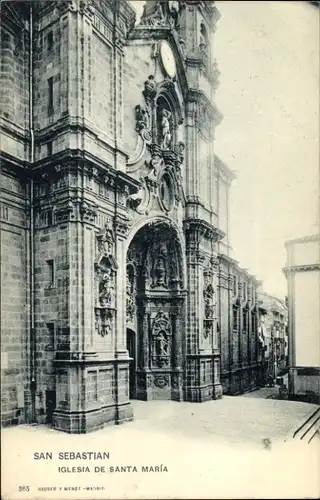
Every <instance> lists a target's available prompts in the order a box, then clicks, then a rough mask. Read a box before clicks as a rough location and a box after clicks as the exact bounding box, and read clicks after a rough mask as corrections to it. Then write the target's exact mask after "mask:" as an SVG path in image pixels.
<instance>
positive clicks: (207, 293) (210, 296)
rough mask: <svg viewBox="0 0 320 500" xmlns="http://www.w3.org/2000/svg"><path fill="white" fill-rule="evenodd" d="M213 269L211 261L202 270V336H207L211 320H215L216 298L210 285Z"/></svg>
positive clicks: (211, 324)
mask: <svg viewBox="0 0 320 500" xmlns="http://www.w3.org/2000/svg"><path fill="white" fill-rule="evenodd" d="M212 278H213V269H212V262H210V266H209V268H207V269H206V270H205V271H204V290H203V303H204V320H203V336H204V337H205V338H208V337H209V335H210V333H212V332H213V322H214V320H215V312H216V300H215V291H214V288H213V285H212Z"/></svg>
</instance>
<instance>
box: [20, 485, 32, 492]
mask: <svg viewBox="0 0 320 500" xmlns="http://www.w3.org/2000/svg"><path fill="white" fill-rule="evenodd" d="M19 491H30V486H19Z"/></svg>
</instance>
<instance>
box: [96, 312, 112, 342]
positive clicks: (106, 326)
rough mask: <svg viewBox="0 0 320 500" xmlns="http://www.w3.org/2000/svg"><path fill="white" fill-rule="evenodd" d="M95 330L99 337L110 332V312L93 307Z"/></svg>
mask: <svg viewBox="0 0 320 500" xmlns="http://www.w3.org/2000/svg"><path fill="white" fill-rule="evenodd" d="M95 330H96V332H97V333H98V335H100V336H101V337H105V336H106V335H108V334H109V333H111V332H112V314H111V313H110V312H109V311H107V310H105V309H99V308H96V309H95Z"/></svg>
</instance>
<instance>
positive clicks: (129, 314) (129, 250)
mask: <svg viewBox="0 0 320 500" xmlns="http://www.w3.org/2000/svg"><path fill="white" fill-rule="evenodd" d="M1 16H2V19H1V22H2V29H1V44H0V45H1V75H0V77H1V82H0V128H1V254H2V255H1V266H2V267H1V281H2V286H1V294H2V295H1V307H2V311H1V321H2V324H1V329H2V331H1V337H2V343H1V348H2V366H1V370H2V407H3V408H2V410H3V411H2V419H3V424H4V425H12V424H18V423H22V422H40V423H43V422H48V423H52V425H53V426H54V427H55V428H56V429H60V430H64V431H67V432H73V433H80V432H87V431H89V430H94V429H97V428H100V427H102V426H104V425H105V424H106V423H108V422H116V423H119V422H124V421H126V420H130V419H132V418H133V411H132V406H131V404H130V399H132V398H138V399H142V400H149V399H173V400H176V401H182V400H185V401H192V402H202V401H207V400H210V399H219V398H220V397H221V395H222V392H223V388H224V390H225V392H228V393H232V394H237V393H239V392H243V391H245V390H249V389H253V388H254V387H256V386H257V380H258V372H259V366H258V351H257V339H258V336H257V335H258V331H257V321H258V308H257V294H256V291H257V281H256V279H255V278H254V277H252V276H250V275H249V274H248V273H247V272H246V271H245V270H242V269H241V268H239V267H238V264H237V263H236V262H235V261H233V260H232V259H230V257H229V254H230V242H229V189H230V184H231V182H232V179H233V178H234V174H233V172H232V171H231V170H230V169H229V168H228V167H227V166H226V165H225V164H224V163H223V162H222V161H221V160H220V159H219V158H218V157H217V156H216V155H215V153H214V131H215V127H216V126H217V125H218V123H219V121H220V120H221V114H220V112H219V110H218V109H217V107H216V105H215V90H216V88H217V85H218V76H219V72H218V69H217V64H216V62H215V59H214V48H213V45H212V43H211V40H212V39H213V36H214V31H215V29H216V22H217V20H218V18H219V14H218V11H217V9H216V7H215V5H214V2H213V1H197V2H194V1H193V0H192V1H191V0H190V1H188V0H186V1H184V2H179V1H174V2H171V1H163V2H158V1H153V0H149V1H148V2H146V4H145V8H144V12H143V15H142V18H141V20H140V22H139V23H138V24H136V23H135V11H134V9H133V8H132V6H131V4H130V2H128V1H126V0H121V1H120V0H104V1H102V0H68V1H64V0H59V1H54V0H52V1H48V0H46V1H37V2H23V1H19V2H9V1H8V2H7V1H3V2H1Z"/></svg>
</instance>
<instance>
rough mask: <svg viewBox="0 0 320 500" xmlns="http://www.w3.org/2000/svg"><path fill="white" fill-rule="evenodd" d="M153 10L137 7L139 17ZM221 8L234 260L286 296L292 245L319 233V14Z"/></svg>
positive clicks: (222, 100)
mask: <svg viewBox="0 0 320 500" xmlns="http://www.w3.org/2000/svg"><path fill="white" fill-rule="evenodd" d="M143 3H144V2H132V4H134V6H135V7H136V8H137V7H138V12H139V13H141V9H142V6H143ZM216 6H217V8H218V10H219V12H220V14H221V18H220V20H219V21H218V24H217V30H216V33H215V36H214V40H213V47H214V53H215V58H216V59H217V61H218V65H219V69H220V72H221V76H220V87H219V88H218V90H217V93H216V103H217V106H218V108H219V110H220V111H221V112H222V114H223V116H224V118H223V121H222V122H221V124H220V125H219V126H218V127H217V129H216V140H215V152H216V153H217V154H218V155H219V156H220V158H221V159H222V160H223V161H224V162H225V163H227V165H228V166H229V167H230V168H231V169H232V170H234V171H235V172H236V175H237V178H236V180H235V181H233V183H232V188H231V193H230V236H231V243H232V247H233V254H232V256H233V257H234V258H235V259H236V260H238V261H239V265H240V266H241V267H244V268H247V269H248V271H249V272H251V273H252V274H254V275H256V276H257V278H258V279H259V280H262V281H263V289H264V291H265V292H267V293H270V294H274V295H276V296H278V297H280V298H284V296H285V295H286V290H287V285H286V280H285V277H284V275H283V273H282V268H283V267H284V266H285V259H286V254H285V247H284V242H285V241H286V240H289V239H293V238H298V237H302V236H307V235H310V234H315V233H317V232H318V231H319V106H320V103H319V21H320V19H319V9H318V8H317V7H315V6H313V5H311V4H310V3H308V2H299V1H296V2H290V1H276V2H268V1H264V2H261V1H254V2H252V1H226V0H224V1H220V2H219V1H217V2H216Z"/></svg>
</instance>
